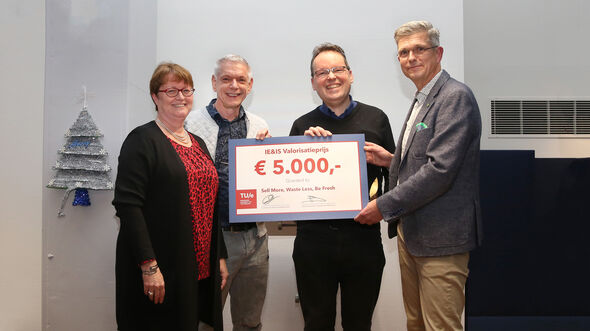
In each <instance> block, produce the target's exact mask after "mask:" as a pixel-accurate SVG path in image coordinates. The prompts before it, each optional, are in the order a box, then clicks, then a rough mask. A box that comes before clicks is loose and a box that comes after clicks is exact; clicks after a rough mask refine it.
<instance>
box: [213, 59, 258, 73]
mask: <svg viewBox="0 0 590 331" xmlns="http://www.w3.org/2000/svg"><path fill="white" fill-rule="evenodd" d="M227 62H234V63H242V64H244V65H245V66H246V68H248V78H252V68H250V64H248V61H246V59H244V58H243V57H241V56H239V55H236V54H228V55H226V56H224V57H222V58H220V59H219V60H217V61H216V62H215V69H214V70H213V73H214V74H215V78H218V77H219V74H220V72H221V66H222V65H223V64H224V63H227Z"/></svg>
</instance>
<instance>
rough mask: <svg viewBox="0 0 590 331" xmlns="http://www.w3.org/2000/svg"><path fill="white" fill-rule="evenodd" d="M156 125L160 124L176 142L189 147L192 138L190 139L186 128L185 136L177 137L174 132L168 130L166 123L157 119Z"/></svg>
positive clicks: (183, 130)
mask: <svg viewBox="0 0 590 331" xmlns="http://www.w3.org/2000/svg"><path fill="white" fill-rule="evenodd" d="M156 123H158V124H159V125H160V126H161V127H163V128H164V130H166V131H168V133H170V134H171V135H172V137H174V138H176V140H178V141H180V142H181V143H183V144H185V145H188V144H189V143H190V142H191V138H190V137H189V135H188V132H186V130H185V129H184V128H183V129H182V132H183V134H182V135H177V134H176V133H174V132H172V130H170V129H168V127H167V126H166V125H164V123H162V121H160V119H159V118H157V117H156Z"/></svg>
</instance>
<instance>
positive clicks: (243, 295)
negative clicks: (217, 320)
mask: <svg viewBox="0 0 590 331" xmlns="http://www.w3.org/2000/svg"><path fill="white" fill-rule="evenodd" d="M223 239H224V240H225V246H226V247H227V255H228V258H227V260H226V263H227V270H228V271H229V277H228V278H227V283H226V284H225V288H224V289H223V291H222V292H221V295H222V298H221V300H222V301H221V302H222V305H225V300H226V299H227V295H228V293H229V297H230V310H231V317H232V323H233V331H246V330H248V331H250V330H260V329H262V322H261V321H260V317H261V315H262V307H263V305H264V299H265V297H266V284H267V280H268V235H264V236H262V237H260V238H259V237H258V229H257V228H256V227H254V228H252V229H249V230H247V231H240V232H231V231H225V230H224V231H223ZM210 330H213V328H211V327H208V326H207V325H206V324H205V325H203V323H201V324H200V325H199V331H210Z"/></svg>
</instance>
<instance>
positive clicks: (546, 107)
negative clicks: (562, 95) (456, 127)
mask: <svg viewBox="0 0 590 331" xmlns="http://www.w3.org/2000/svg"><path fill="white" fill-rule="evenodd" d="M491 110H492V112H491V120H492V135H524V136H528V135H533V136H560V135H568V136H569V135H590V100H492V101H491Z"/></svg>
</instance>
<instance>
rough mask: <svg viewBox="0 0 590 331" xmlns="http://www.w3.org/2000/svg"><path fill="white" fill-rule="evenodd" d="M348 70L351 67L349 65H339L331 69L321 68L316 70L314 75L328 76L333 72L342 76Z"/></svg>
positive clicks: (318, 76) (317, 76) (319, 76)
mask: <svg viewBox="0 0 590 331" xmlns="http://www.w3.org/2000/svg"><path fill="white" fill-rule="evenodd" d="M348 70H349V68H348V67H347V66H338V67H334V68H330V69H320V70H317V71H314V73H313V76H314V77H316V78H326V77H328V76H329V75H330V72H333V73H334V75H336V76H342V75H344V74H345V73H346V72H347V71H348Z"/></svg>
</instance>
